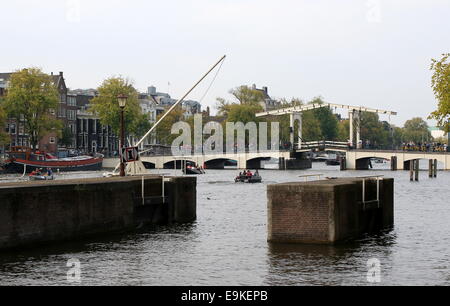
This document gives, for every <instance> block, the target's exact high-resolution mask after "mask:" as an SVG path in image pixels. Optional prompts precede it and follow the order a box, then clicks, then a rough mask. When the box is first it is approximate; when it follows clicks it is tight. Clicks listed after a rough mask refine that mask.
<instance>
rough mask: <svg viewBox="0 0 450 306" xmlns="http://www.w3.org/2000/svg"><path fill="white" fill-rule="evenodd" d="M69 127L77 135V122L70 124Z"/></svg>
mask: <svg viewBox="0 0 450 306" xmlns="http://www.w3.org/2000/svg"><path fill="white" fill-rule="evenodd" d="M69 128H70V131H71V132H72V134H73V135H75V134H76V133H77V126H76V124H73V123H71V124H69Z"/></svg>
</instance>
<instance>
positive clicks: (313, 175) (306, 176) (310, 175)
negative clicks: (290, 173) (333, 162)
mask: <svg viewBox="0 0 450 306" xmlns="http://www.w3.org/2000/svg"><path fill="white" fill-rule="evenodd" d="M322 176H323V174H305V175H300V176H299V178H304V179H305V182H307V181H308V178H310V177H317V178H318V180H320V179H321V178H322Z"/></svg>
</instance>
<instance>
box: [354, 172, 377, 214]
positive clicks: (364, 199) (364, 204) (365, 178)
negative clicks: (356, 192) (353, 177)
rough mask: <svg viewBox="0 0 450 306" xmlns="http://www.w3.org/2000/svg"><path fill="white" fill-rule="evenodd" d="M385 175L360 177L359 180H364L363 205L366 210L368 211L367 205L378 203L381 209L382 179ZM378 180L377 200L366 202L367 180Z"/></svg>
mask: <svg viewBox="0 0 450 306" xmlns="http://www.w3.org/2000/svg"><path fill="white" fill-rule="evenodd" d="M383 177H384V175H367V176H360V177H357V178H361V179H363V184H362V204H363V206H364V210H365V209H366V203H373V202H376V203H377V205H378V208H380V178H383ZM373 178H376V180H377V198H376V200H370V201H366V180H368V179H373Z"/></svg>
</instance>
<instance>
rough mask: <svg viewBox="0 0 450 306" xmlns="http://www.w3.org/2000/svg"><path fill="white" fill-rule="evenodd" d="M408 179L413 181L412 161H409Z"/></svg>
mask: <svg viewBox="0 0 450 306" xmlns="http://www.w3.org/2000/svg"><path fill="white" fill-rule="evenodd" d="M409 179H410V181H411V182H412V181H414V161H413V160H410V161H409Z"/></svg>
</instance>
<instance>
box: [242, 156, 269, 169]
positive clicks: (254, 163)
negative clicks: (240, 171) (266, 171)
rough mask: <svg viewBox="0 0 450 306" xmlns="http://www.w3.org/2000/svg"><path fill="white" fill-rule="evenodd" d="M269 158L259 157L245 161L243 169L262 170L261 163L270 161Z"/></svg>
mask: <svg viewBox="0 0 450 306" xmlns="http://www.w3.org/2000/svg"><path fill="white" fill-rule="evenodd" d="M270 159H271V157H270V156H259V157H254V158H250V159H247V160H246V163H245V168H247V169H262V168H263V167H262V165H261V162H262V161H264V160H270Z"/></svg>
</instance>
